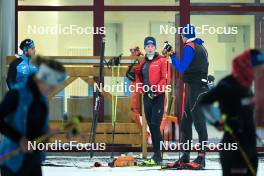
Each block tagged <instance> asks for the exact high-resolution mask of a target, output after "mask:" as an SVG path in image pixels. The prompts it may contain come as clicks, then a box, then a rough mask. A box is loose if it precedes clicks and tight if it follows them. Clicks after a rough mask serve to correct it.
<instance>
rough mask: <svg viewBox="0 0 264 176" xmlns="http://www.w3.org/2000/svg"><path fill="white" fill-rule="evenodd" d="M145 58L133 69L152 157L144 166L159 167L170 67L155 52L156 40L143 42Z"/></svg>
mask: <svg viewBox="0 0 264 176" xmlns="http://www.w3.org/2000/svg"><path fill="white" fill-rule="evenodd" d="M144 49H145V52H146V55H145V58H144V59H143V60H142V61H141V63H140V64H139V65H138V66H137V67H135V68H134V71H135V73H136V91H140V92H142V93H143V94H144V97H143V103H144V111H145V116H146V120H147V123H148V126H149V129H150V133H151V139H152V144H153V152H154V155H153V157H152V158H151V159H150V160H147V161H145V162H144V163H145V164H146V165H159V164H160V163H161V162H162V157H161V150H160V142H161V141H162V136H161V132H160V125H161V121H162V117H163V114H164V101H165V91H168V90H169V89H170V88H169V87H167V85H169V83H170V69H169V68H170V66H169V63H168V62H167V60H166V59H165V58H164V57H162V56H161V55H159V53H157V52H156V40H155V38H153V37H146V38H145V40H144Z"/></svg>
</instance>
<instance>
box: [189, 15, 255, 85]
mask: <svg viewBox="0 0 264 176" xmlns="http://www.w3.org/2000/svg"><path fill="white" fill-rule="evenodd" d="M191 23H192V24H194V25H195V26H196V27H202V26H204V28H206V29H209V27H210V28H212V30H210V31H209V30H206V31H204V33H203V34H198V35H197V36H198V37H200V38H202V39H203V40H204V41H205V43H204V45H205V47H206V49H207V51H208V55H209V63H210V65H209V73H210V74H212V75H214V76H215V78H216V81H219V80H220V79H221V78H223V76H225V75H227V74H229V73H230V71H231V65H232V64H231V63H232V60H233V58H234V57H235V56H236V55H237V54H239V53H241V52H242V51H243V50H244V49H246V48H254V47H255V20H254V15H213V14H212V15H191ZM213 28H214V29H220V28H222V29H223V30H225V31H223V30H220V31H219V32H216V33H215V31H214V29H213ZM222 33H224V34H222Z"/></svg>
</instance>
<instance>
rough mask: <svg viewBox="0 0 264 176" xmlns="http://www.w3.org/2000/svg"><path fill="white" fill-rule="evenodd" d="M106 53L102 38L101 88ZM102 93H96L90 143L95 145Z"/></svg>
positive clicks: (99, 83)
mask: <svg viewBox="0 0 264 176" xmlns="http://www.w3.org/2000/svg"><path fill="white" fill-rule="evenodd" d="M104 52H105V38H104V37H102V41H101V53H100V65H99V68H100V71H99V80H98V85H99V86H100V85H101V84H102V82H103V79H104V77H103V69H104ZM101 96H102V95H101V92H100V91H99V90H98V89H97V90H96V93H95V102H94V109H93V120H92V127H91V132H90V140H89V141H90V143H95V140H96V127H97V122H98V116H99V110H100V103H101ZM93 155H94V152H93V151H91V152H90V158H93Z"/></svg>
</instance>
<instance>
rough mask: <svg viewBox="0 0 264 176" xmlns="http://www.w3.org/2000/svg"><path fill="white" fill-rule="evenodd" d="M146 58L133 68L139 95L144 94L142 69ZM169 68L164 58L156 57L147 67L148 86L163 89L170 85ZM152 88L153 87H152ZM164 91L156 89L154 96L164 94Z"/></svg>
mask: <svg viewBox="0 0 264 176" xmlns="http://www.w3.org/2000/svg"><path fill="white" fill-rule="evenodd" d="M146 59H147V58H146V57H145V58H144V59H143V60H142V61H141V62H140V64H139V65H138V66H136V67H134V71H135V73H136V84H137V85H141V86H139V88H138V90H139V92H141V93H144V92H143V90H142V88H140V87H142V86H143V75H142V67H143V65H144V64H145V62H146ZM170 69H171V66H170V63H169V62H167V60H166V58H164V57H163V56H161V55H158V56H156V57H155V58H154V59H153V60H152V61H151V62H150V65H149V84H150V86H153V85H154V86H155V87H165V86H166V85H169V84H170V81H171V70H170ZM154 86H153V87H154ZM165 90H166V89H164V90H161V88H159V89H156V95H159V94H161V93H164V92H165Z"/></svg>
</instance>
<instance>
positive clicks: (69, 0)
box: [18, 0, 93, 6]
mask: <svg viewBox="0 0 264 176" xmlns="http://www.w3.org/2000/svg"><path fill="white" fill-rule="evenodd" d="M92 4H93V0H78V1H76V0H43V1H39V0H18V5H37V6H38V5H44V6H59V5H92Z"/></svg>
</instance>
